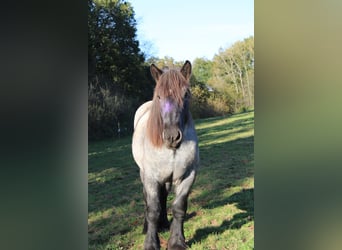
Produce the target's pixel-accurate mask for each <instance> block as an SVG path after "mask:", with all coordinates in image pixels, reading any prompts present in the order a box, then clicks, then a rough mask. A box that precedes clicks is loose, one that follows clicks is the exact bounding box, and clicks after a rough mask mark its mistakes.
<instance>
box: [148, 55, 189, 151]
mask: <svg viewBox="0 0 342 250" xmlns="http://www.w3.org/2000/svg"><path fill="white" fill-rule="evenodd" d="M151 73H152V76H153V77H154V79H155V80H156V82H157V86H156V88H155V93H154V102H155V105H157V106H158V108H157V110H159V112H160V117H161V121H160V122H161V123H162V124H161V129H162V131H161V132H162V134H161V136H162V140H163V142H164V143H165V145H166V146H167V147H168V148H172V149H176V148H178V147H179V145H180V144H181V142H182V138H183V132H184V127H185V124H186V122H187V120H188V113H189V97H190V91H189V78H190V75H191V64H190V62H189V61H186V63H185V64H184V65H183V67H182V69H181V70H180V71H176V70H170V71H166V72H163V71H161V70H160V69H158V68H157V67H156V66H155V65H152V66H151Z"/></svg>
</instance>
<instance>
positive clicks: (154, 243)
mask: <svg viewBox="0 0 342 250" xmlns="http://www.w3.org/2000/svg"><path fill="white" fill-rule="evenodd" d="M159 193H160V187H159V185H158V183H157V182H152V181H146V180H145V181H144V196H145V203H146V204H145V205H146V211H145V225H144V227H146V228H144V229H146V237H145V242H144V249H145V250H159V249H160V242H159V237H158V220H159V216H160V210H161V208H160V201H159Z"/></svg>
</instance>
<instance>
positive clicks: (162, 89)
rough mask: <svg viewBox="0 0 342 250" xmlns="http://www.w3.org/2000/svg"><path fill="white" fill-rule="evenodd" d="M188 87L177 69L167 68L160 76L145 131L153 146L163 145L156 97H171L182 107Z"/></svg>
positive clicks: (160, 118) (161, 126)
mask: <svg viewBox="0 0 342 250" xmlns="http://www.w3.org/2000/svg"><path fill="white" fill-rule="evenodd" d="M188 88H189V83H188V82H187V81H186V79H185V77H184V76H183V75H182V74H181V73H180V72H179V71H176V70H168V71H166V72H164V73H163V74H162V75H161V76H160V78H159V80H158V82H157V85H156V87H155V90H154V96H153V103H152V107H151V113H150V117H149V120H148V125H147V133H148V136H149V138H150V140H151V142H152V144H153V145H154V146H156V147H161V146H162V145H163V138H162V133H163V121H162V117H161V108H160V104H159V100H158V98H169V99H172V100H173V101H174V103H175V104H177V106H178V107H179V108H183V95H184V91H186V90H187V89H188Z"/></svg>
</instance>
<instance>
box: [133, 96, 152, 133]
mask: <svg viewBox="0 0 342 250" xmlns="http://www.w3.org/2000/svg"><path fill="white" fill-rule="evenodd" d="M151 106H152V101H148V102H145V103H144V104H142V105H141V106H140V107H139V108H138V109H137V111H136V112H135V115H134V130H135V129H136V127H137V125H138V123H139V121H140V119H141V118H142V117H143V116H144V115H145V114H146V113H147V112H148V111H150V109H151Z"/></svg>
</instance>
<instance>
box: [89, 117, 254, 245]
mask: <svg viewBox="0 0 342 250" xmlns="http://www.w3.org/2000/svg"><path fill="white" fill-rule="evenodd" d="M195 124H196V129H197V134H198V138H199V145H200V159H201V164H200V171H199V173H198V176H197V179H196V181H195V184H194V186H193V188H192V192H191V194H190V196H189V202H188V204H189V206H188V211H187V218H186V221H185V223H184V232H185V237H186V242H187V245H188V246H189V249H219V250H221V249H254V203H253V197H254V195H253V193H254V167H253V166H254V151H253V148H254V112H253V111H251V112H247V113H241V114H236V115H233V116H230V117H217V118H209V119H202V120H196V121H195ZM88 157H89V170H88V188H89V191H88V192H89V195H88V199H89V201H88V211H89V212H88V237H89V249H107V250H109V249H113V250H114V249H142V246H143V242H144V235H143V234H142V233H141V232H142V226H143V214H144V203H143V194H142V184H141V182H140V179H139V168H138V167H137V166H136V165H135V163H134V160H133V157H132V154H131V137H125V138H121V139H119V140H104V141H99V142H93V143H90V144H89V153H88ZM173 198H174V196H173V193H171V195H169V198H168V204H171V202H172V199H173ZM168 214H169V218H171V217H172V215H171V210H170V209H169V212H168ZM159 236H160V240H161V246H162V249H165V247H166V243H167V240H168V237H169V232H164V233H160V234H159Z"/></svg>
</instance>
